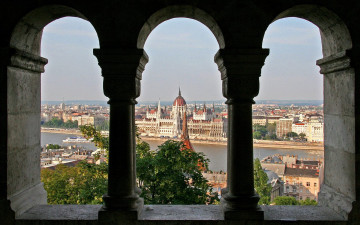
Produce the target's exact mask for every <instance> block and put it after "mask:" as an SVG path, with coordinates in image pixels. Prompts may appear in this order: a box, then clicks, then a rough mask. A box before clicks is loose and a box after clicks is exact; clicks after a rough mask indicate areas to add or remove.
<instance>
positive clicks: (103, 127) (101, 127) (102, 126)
mask: <svg viewBox="0 0 360 225" xmlns="http://www.w3.org/2000/svg"><path fill="white" fill-rule="evenodd" d="M109 129H110V121H109V120H105V121H104V122H102V123H100V124H98V125H97V126H96V130H109Z"/></svg>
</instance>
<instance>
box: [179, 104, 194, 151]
mask: <svg viewBox="0 0 360 225" xmlns="http://www.w3.org/2000/svg"><path fill="white" fill-rule="evenodd" d="M181 141H182V142H183V144H184V146H185V148H187V149H189V150H192V151H194V148H193V147H192V145H191V143H190V138H189V132H188V127H187V116H186V111H185V112H184V118H183V127H182V134H181Z"/></svg>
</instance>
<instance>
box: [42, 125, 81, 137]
mask: <svg viewBox="0 0 360 225" xmlns="http://www.w3.org/2000/svg"><path fill="white" fill-rule="evenodd" d="M41 132H45V133H54V134H73V135H80V136H82V133H81V132H80V130H78V129H60V128H44V127H42V128H41Z"/></svg>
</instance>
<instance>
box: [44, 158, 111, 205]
mask: <svg viewBox="0 0 360 225" xmlns="http://www.w3.org/2000/svg"><path fill="white" fill-rule="evenodd" d="M41 181H42V182H43V183H44V188H45V190H46V191H47V194H48V195H47V196H48V203H49V204H101V203H102V195H103V194H104V193H105V192H106V189H107V165H106V164H100V165H96V164H89V163H87V162H85V161H83V162H80V163H79V164H77V165H76V166H75V167H68V166H65V165H63V164H59V165H57V166H56V167H55V170H50V169H42V170H41Z"/></svg>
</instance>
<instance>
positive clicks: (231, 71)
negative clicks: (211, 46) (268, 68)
mask: <svg viewBox="0 0 360 225" xmlns="http://www.w3.org/2000/svg"><path fill="white" fill-rule="evenodd" d="M268 55H269V49H220V50H219V51H218V52H217V53H216V54H215V57H214V61H215V63H216V64H217V65H218V68H219V71H220V73H221V79H222V80H223V79H225V78H226V77H229V76H257V77H259V76H260V74H261V68H262V67H263V65H264V62H265V59H266V57H267V56H268Z"/></svg>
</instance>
